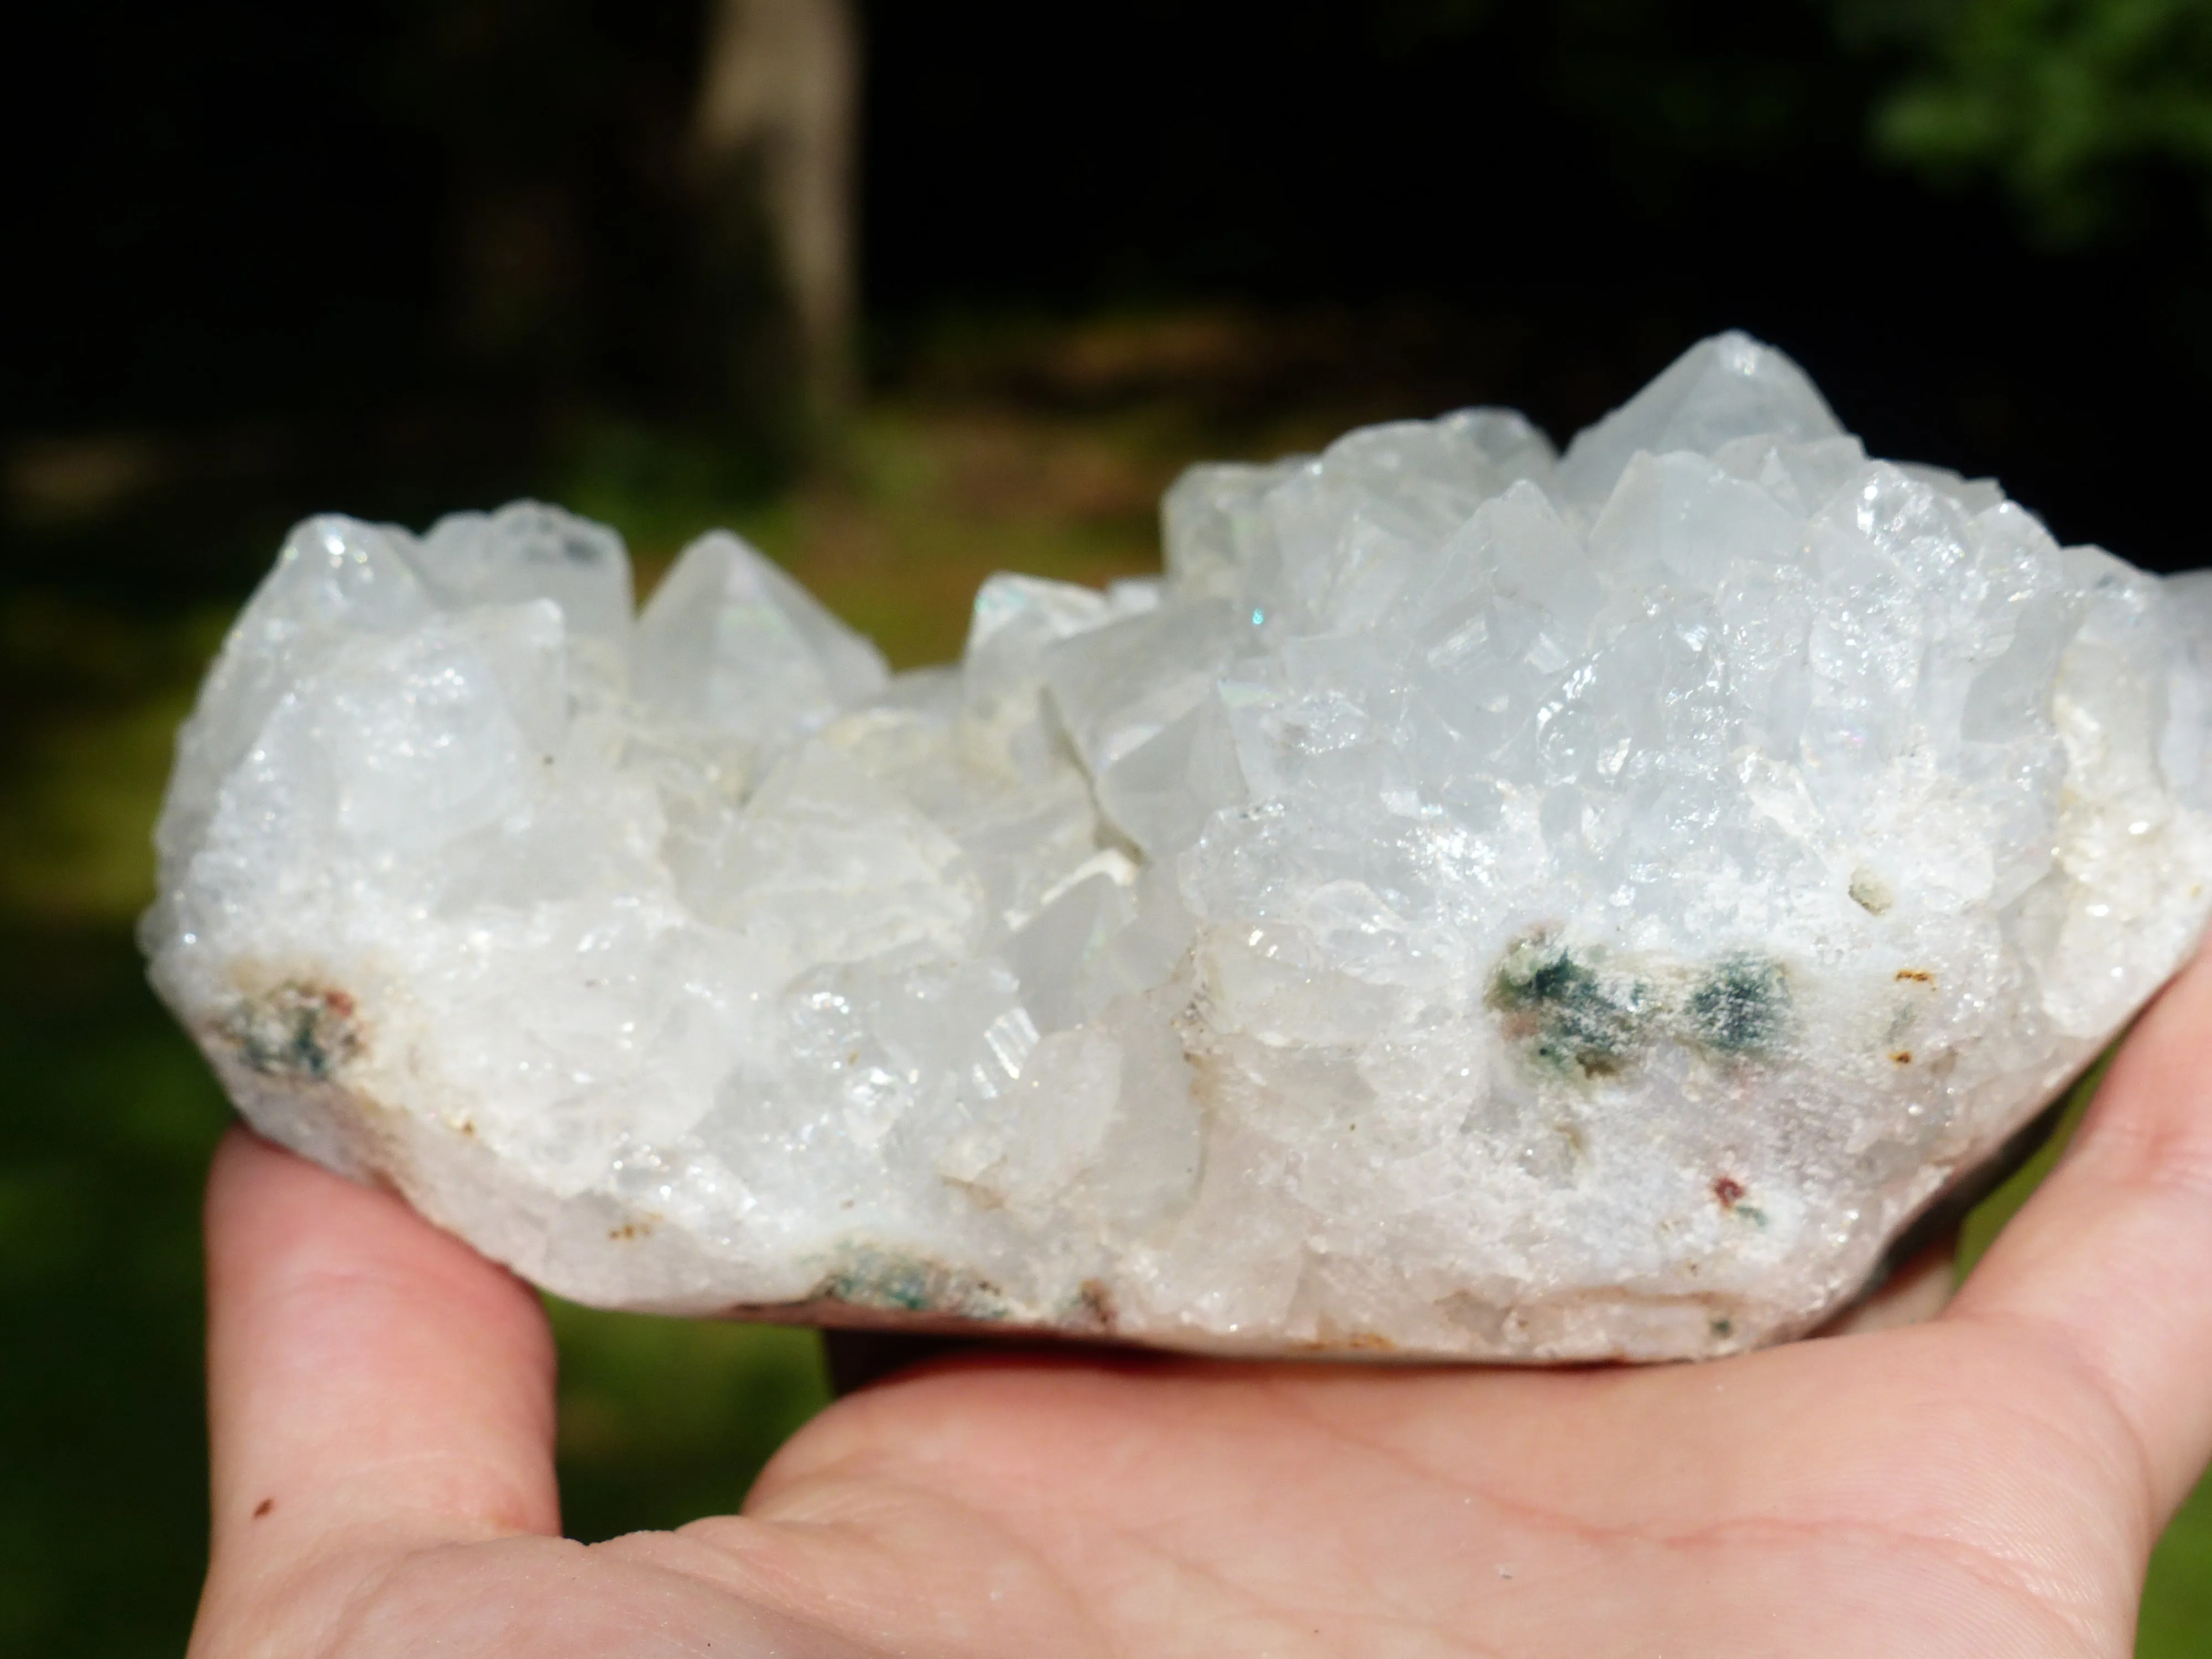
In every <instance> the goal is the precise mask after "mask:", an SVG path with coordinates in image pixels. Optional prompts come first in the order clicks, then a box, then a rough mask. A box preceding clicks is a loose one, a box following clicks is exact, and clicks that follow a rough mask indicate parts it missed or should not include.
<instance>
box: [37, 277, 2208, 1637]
mask: <svg viewBox="0 0 2212 1659" xmlns="http://www.w3.org/2000/svg"><path fill="white" fill-rule="evenodd" d="M1007 338H1008V337H1006V336H1003V335H1000V336H990V335H985V336H983V337H979V338H978V339H975V340H971V341H967V342H964V343H962V344H961V346H960V351H959V353H958V354H956V357H957V361H955V362H953V363H952V366H951V368H950V369H948V370H947V371H946V372H945V374H943V375H942V376H941V377H940V378H941V389H939V390H938V391H934V392H933V391H930V390H929V389H928V388H927V387H924V388H922V389H921V390H919V391H910V392H908V393H906V394H903V395H902V396H901V397H898V398H890V399H887V400H885V401H884V402H881V403H879V404H877V405H875V406H873V407H872V408H871V409H870V410H867V411H866V412H865V413H864V414H863V415H862V416H860V418H859V419H858V420H857V421H856V422H855V423H854V427H853V428H852V430H851V431H850V433H849V434H848V437H847V439H846V441H845V442H844V443H843V444H842V447H841V448H840V449H839V450H838V452H837V453H836V454H835V455H834V456H833V457H832V458H831V460H830V462H829V465H827V466H826V467H825V468H824V469H823V473H822V475H821V476H820V477H818V478H817V479H816V480H815V481H813V482H811V483H808V484H806V485H805V486H804V487H802V488H800V489H796V490H794V491H793V492H791V493H789V494H788V495H785V496H783V497H781V498H780V499H778V500H776V501H771V502H767V503H762V502H758V501H746V500H744V499H743V498H741V497H737V496H734V495H726V494H725V493H723V490H722V487H721V485H720V483H718V482H717V473H716V470H715V468H714V465H713V457H712V455H711V453H709V452H708V451H706V450H704V449H703V448H702V447H700V446H698V445H696V443H691V442H688V441H682V440H672V439H670V438H668V437H666V436H665V435H656V434H654V433H652V432H650V431H647V430H644V429H641V428H630V427H623V426H621V425H618V424H613V423H609V424H605V425H602V426H598V427H593V428H588V429H586V430H585V431H584V432H583V433H582V434H581V435H580V436H579V437H577V438H576V439H575V440H574V442H573V443H572V444H571V445H570V447H569V449H568V453H567V455H566V458H565V459H564V460H563V461H562V464H561V465H559V466H558V467H557V468H556V470H555V471H554V473H553V474H552V475H551V476H550V477H548V478H547V479H546V481H545V482H544V486H543V487H544V489H545V492H546V493H547V494H548V495H553V496H555V497H556V498H558V499H561V500H563V501H566V502H567V503H568V505H571V506H573V507H575V508H577V509H578V510H580V511H583V512H586V513H592V514H593V515H595V516H598V517H601V518H603V519H605V520H608V521H610V522H611V523H613V524H615V525H616V526H617V527H619V528H620V529H622V530H623V532H624V533H625V535H626V536H627V537H628V538H629V540H630V542H631V544H632V547H633V549H634V550H635V553H636V555H637V559H638V564H639V568H640V578H641V588H642V587H646V586H650V584H651V582H652V581H653V580H655V579H656V578H657V577H658V575H659V573H660V572H662V571H664V570H665V568H666V566H667V564H668V562H669V561H670V560H671V558H672V556H674V554H675V553H676V551H677V550H678V549H679V548H680V547H681V546H682V545H683V544H684V542H685V541H687V540H689V539H690V537H692V536H693V535H696V534H697V533H698V532H701V531H702V530H705V529H707V528H708V527H710V526H714V525H716V524H725V523H726V524H731V525H733V526H735V527H737V528H738V529H740V530H741V531H743V532H744V533H746V534H748V535H750V536H751V537H753V538H755V539H756V540H757V541H758V542H759V544H761V545H762V546H763V548H764V549H766V550H768V551H769V552H770V553H771V554H773V555H774V556H776V557H777V558H779V559H780V560H781V561H782V562H785V563H786V564H787V565H788V566H789V567H790V568H793V570H794V571H795V572H796V573H797V574H799V576H800V577H801V579H802V580H805V581H806V582H807V583H808V584H809V585H810V586H812V587H813V588H814V589H815V591H816V592H819V593H821V594H822V595H823V597H824V598H825V599H827V600H828V601H829V603H830V604H831V605H833V606H835V607H836V609H838V610H839V611H842V613H843V614H844V615H845V616H846V617H848V619H849V620H851V621H853V622H854V623H855V624H856V625H858V626H860V627H862V628H864V629H867V630H868V631H869V632H870V633H872V634H873V635H875V636H876V637H877V639H878V641H879V642H880V643H881V644H882V645H883V646H884V649H885V652H886V653H887V654H888V655H889V656H890V658H891V659H892V660H893V662H894V663H895V664H896V665H900V666H911V665H916V664H920V663H924V662H929V661H934V660H940V659H945V658H948V657H951V656H952V655H953V654H955V653H957V651H958V649H959V647H960V642H961V640H962V638H963V635H964V633H965V630H966V625H967V608H968V604H969V598H970V596H971V595H972V594H973V592H974V590H975V585H976V583H977V582H978V581H980V580H981V578H982V577H983V576H985V575H987V574H989V573H990V572H991V571H993V570H995V569H1001V568H1012V569H1020V570H1025V571H1030V572H1034V573H1036V574H1047V575H1054V576H1059V577H1061V578H1063V579H1066V580H1078V581H1088V582H1103V581H1105V580H1110V579H1112V578H1114V577H1117V576H1121V575H1127V574H1133V573H1137V572H1140V571H1143V570H1146V569H1148V568H1153V567H1154V565H1155V563H1156V561H1157V543H1156V537H1155V532H1154V529H1153V510H1154V503H1155V502H1156V501H1157V499H1158V493H1159V491H1160V490H1161V489H1163V488H1164V486H1165V485H1166V483H1168V482H1169V480H1170V478H1171V477H1173V476H1174V473H1175V471H1176V470H1177V469H1178V468H1179V467H1180V466H1181V465H1183V464H1184V463H1185V462H1186V461H1188V460H1189V459H1195V458H1197V457H1199V456H1201V455H1207V454H1241V455H1266V454H1273V453H1282V452H1284V451H1286V450H1291V449H1297V448H1310V447H1313V446H1315V445H1316V443H1318V442H1319V441H1322V440H1324V439H1325V438H1326V437H1328V435H1331V434H1332V433H1333V432H1334V431H1335V430H1337V429H1340V428H1341V427H1342V426H1344V425H1346V424H1349V423H1351V422H1352V421H1353V420H1356V419H1358V418H1363V417H1373V416H1377V415H1381V414H1386V413H1391V412H1403V411H1404V410H1406V409H1408V408H1425V405H1421V404H1415V403H1401V404H1398V405H1396V406H1395V409H1393V408H1392V407H1390V406H1389V405H1384V406H1382V407H1376V406H1372V405H1370V404H1348V403H1341V402H1340V403H1332V404H1328V405H1326V406H1322V405H1317V404H1312V403H1310V402H1309V403H1304V404H1301V403H1297V402H1295V401H1291V402H1281V403H1271V402H1269V400H1268V399H1267V398H1253V399H1248V400H1247V404H1243V405H1234V406H1223V407H1216V408H1212V409H1211V410H1209V408H1208V407H1207V406H1206V405H1205V404H1203V403H1202V402H1194V400H1193V399H1192V398H1189V397H1188V396H1185V395H1183V393H1182V392H1179V391H1177V390H1176V383H1175V381H1174V378H1173V377H1174V374H1176V373H1177V372H1180V371H1179V370H1178V369H1177V367H1176V366H1177V365H1178V364H1182V365H1185V366H1188V364H1189V363H1190V362H1198V363H1199V365H1200V368H1202V369H1203V368H1205V367H1206V364H1208V363H1212V364H1213V365H1214V366H1215V367H1214V368H1213V369H1210V370H1207V371H1206V372H1209V373H1214V372H1218V370H1219V362H1220V360H1221V357H1222V354H1223V353H1225V352H1229V353H1231V354H1232V355H1233V352H1234V350H1235V349H1238V348H1237V339H1238V335H1237V331H1236V330H1235V328H1233V327H1231V326H1229V325H1226V324H1224V323H1223V322H1222V321H1221V320H1220V319H1212V320H1207V319H1200V320H1199V322H1197V323H1196V324H1175V323H1172V322H1171V323H1170V324H1168V325H1161V326H1158V327H1155V328H1151V329H1149V330H1148V328H1147V327H1146V325H1142V324H1141V323H1139V322H1131V321H1129V320H1127V319H1123V320H1120V321H1109V322H1108V323H1106V324H1103V325H1097V326H1096V327H1094V328H1091V329H1090V330H1089V331H1080V330H1079V331H1061V332H1060V333H1058V334H1054V333H1051V332H1050V331H1042V332H1038V331H1032V335H1031V336H1023V335H1020V334H1019V333H1018V332H1017V334H1016V335H1015V336H1014V337H1013V338H1014V342H1015V346H1016V347H1018V349H1012V348H1010V347H1009V346H1008V345H1007V343H1006V341H1007ZM994 354H996V355H995V356H994ZM1024 354H1027V355H1024ZM1209 354H1210V355H1209ZM1009 364H1011V365H1012V366H1011V367H1009ZM979 365H980V367H979ZM1009 386H1012V388H1013V390H1012V391H1009V390H1007V389H1006V388H1007V387H1009ZM1040 387H1042V391H1040V390H1039V388H1040ZM1132 387H1133V388H1134V390H1133V391H1130V390H1128V389H1129V388H1132ZM944 388H949V389H944ZM1116 388H1121V390H1119V391H1117V390H1116ZM1125 394H1126V395H1125ZM274 551H275V549H274V547H273V545H272V546H270V548H268V549H267V550H265V552H266V553H268V554H271V555H273V553H274ZM227 615H228V607H227V606H224V605H210V606H204V607H201V608H199V609H197V610H192V611H188V612H186V613H185V614H183V615H181V616H180V617H177V618H175V619H173V620H171V621H168V622H166V623H156V622H149V621H147V620H144V619H143V618H142V619H138V620H131V619H127V618H125V617H120V616H118V615H112V614H109V613H107V612H105V611H100V610H99V609H97V608H96V607H92V606H89V605H86V604H83V603H77V604H72V605H64V604H60V603H58V602H56V601H53V600H52V599H42V598H40V597H39V596H37V595H32V594H20V593H19V594H15V595H12V596H9V595H0V647H4V650H0V989H4V993H5V994H4V995H0V1078H4V1079H6V1080H7V1081H6V1085H5V1086H6V1091H7V1092H6V1100H7V1102H8V1106H7V1125H8V1129H9V1140H8V1145H7V1151H6V1152H5V1154H4V1156H3V1157H0V1321H4V1328H5V1330H6V1331H7V1333H8V1338H7V1346H6V1347H5V1349H4V1350H0V1355H4V1357H3V1358H0V1447H4V1448H5V1451H4V1453H0V1653H9V1654H15V1653H22V1654H38V1655H40V1656H43V1659H73V1656H82V1659H137V1656H142V1655H143V1656H155V1655H168V1654H173V1653H174V1652H176V1651H177V1650H179V1647H180V1646H181V1644H182V1640H183V1636H184V1632H185V1629H186V1627H187V1626H188V1624H189V1621H190V1620H191V1609H192V1607H193V1603H194V1600H195V1598H196V1595H197V1587H198V1580H199V1574H200V1571H201V1568H202V1565H203V1563H204V1551H205V1547H206V1534H205V1527H206V1522H205V1495H204V1480H205V1472H204V1442H203V1431H202V1427H201V1383H200V1370H199V1368H200V1332H199V1321H200V1303H199V1286H198V1279H199V1245H198V1238H197V1210H198V1200H199V1182H200V1179H201V1176H202V1174H203V1172H204V1168H205V1164H206V1160H207V1156H208V1153H209V1152H210V1149H211V1147H212V1146H213V1145H214V1142H215V1139H216V1137H217V1136H218V1135H219V1134H220V1133H221V1132H222V1126H223V1125H224V1123H225V1122H227V1121H228V1108H227V1106H226V1105H225V1103H224V1102H223V1101H222V1097H221V1095H220V1093H219V1091H217V1090H216V1086H215V1085H214V1083H213V1081H212V1080H211V1079H210V1077H209V1075H208V1073H207V1071H206V1068H205V1067H204V1065H203V1064H202V1063H201V1061H200V1060H199V1057H198V1056H197V1054H196V1053H195V1052H194V1051H193V1050H192V1049H191V1046H190V1045H189V1043H187V1042H186V1041H185V1038H184V1037H183V1036H182V1035H181V1033H179V1031H178V1030H177V1029H176V1028H175V1026H174V1024H173V1022H172V1021H171V1020H170V1019H169V1018H168V1017H167V1014H166V1013H165V1012H163V1011H162V1010H161V1008H160V1007H159V1006H157V1005H156V1004H155V1001H154V1000H153V998H152V996H151V995H150V994H149V992H148V991H147V990H146V988H145V986H144V981H143V975H142V974H141V971H140V969H139V965H138V961H137V953H136V951H135V950H134V948H133V947H132V945H131V941H130V938H129V933H128V928H129V924H130V921H131V917H132V916H133V915H135V913H136V911H137V909H138V908H139V907H140V906H141V905H142V904H143V902H144V901H145V898H146V896H147V895H148V893H149V889H150V884H151V878H152V866H151V858H150V852H149V848H148V845H147V841H146V836H147V831H148V829H149V826H150V823H151V822H152V817H153V814H154V811H155V805H157V803H158V799H159V795H160V791H161V783H162V780H163V777H164V775H165V774H166V771H167V759H168V733H169V732H170V730H171V729H172V728H173V724H174V721H175V720H176V719H177V718H178V716H179V714H181V713H182V711H183V710H184V708H186V707H187V706H188V704H189V701H190V696H191V688H192V686H193V684H195V683H196V681H197V677H198V673H199V671H200V669H201V667H202V665H204V661H205V659H206V657H207V656H208V654H209V653H210V651H211V650H212V649H213V647H214V644H215V643H216V641H217V640H218V639H219V637H220V633H221V628H222V623H223V620H224V618H225V617H227ZM2055 1151H2056V1146H2055V1145H2054V1147H2053V1148H2052V1149H2051V1151H2050V1152H2046V1154H2045V1157H2044V1158H2042V1159H2040V1160H2039V1162H2038V1163H2037V1164H2032V1165H2031V1166H2030V1167H2029V1168H2028V1169H2027V1170H2024V1171H2023V1172H2022V1173H2021V1175H2020V1176H2018V1177H2016V1178H2015V1181H2014V1182H2011V1183H2010V1184H2008V1187H2007V1188H2004V1189H2002V1190H2001V1191H2000V1192H1999V1193H1998V1194H1996V1196H1995V1197H1993V1198H1992V1199H1991V1200H1990V1201H1989V1202H1988V1203H1987V1204H1986V1205H1985V1206H1983V1208H1982V1209H1980V1210H1979V1211H1978V1212H1976V1213H1975V1216H1974V1217H1973V1218H1972V1220H1971V1221H1970V1223H1969V1225H1968V1236H1967V1239H1966V1249H1967V1251H1968V1252H1969V1254H1970V1255H1971V1254H1972V1253H1976V1252H1978V1249H1981V1248H1983V1247H1984V1246H1985V1245H1986V1243H1987V1241H1988V1239H1989V1238H1990V1237H1993V1236H1994V1233H1995V1231H1996V1227H1997V1226H1998V1225H2001V1224H2002V1219H2003V1218H2005V1217H2007V1216H2008V1215H2009V1214H2010V1213H2011V1212H2012V1211H2013V1209H2015V1208H2016V1207H2017V1206H2018V1204H2019V1202H2020V1200H2021V1198H2022V1197H2023V1196H2024V1195H2025V1194H2026V1193H2027V1191H2028V1190H2030V1189H2032V1188H2033V1183H2034V1182H2035V1181H2036V1180H2037V1179H2039V1176H2040V1174H2041V1172H2042V1170H2043V1168H2044V1167H2045V1166H2047V1164H2048V1162H2049V1160H2050V1158H2051V1156H2053V1155H2055ZM550 1309H551V1312H552V1316H553V1322H554V1328H555V1331H556V1335H557V1337H558V1340H559V1342H560V1346H561V1361H562V1382H561V1408H562V1420H561V1438H560V1445H559V1458H560V1467H561V1477H562V1488H563V1494H564V1503H565V1505H566V1515H565V1520H566V1524H567V1527H568V1530H569V1531H570V1532H571V1534H573V1535H574V1536H578V1537H581V1538H586V1539H592V1538H604V1537H609V1536H612V1535H615V1534H619V1533H623V1532H628V1531H632V1530H635V1529H637V1528H644V1527H659V1526H667V1525H671V1524H676V1523H678V1522H683V1521H685V1520H688V1519H690V1518H692V1517H694V1516H697V1515H701V1514H705V1513H709V1512H713V1511H716V1510H728V1509H731V1508H732V1507H734V1506H735V1505H736V1504H738V1502H739V1501H740V1500H741V1499H742V1498H743V1495H744V1491H745V1489H746V1487H747V1486H749V1485H750V1482H751V1480H752V1479H753V1476H754V1475H755V1474H756V1473H757V1471H758V1469H759V1468H760V1467H761V1465H762V1464H763V1462H765V1461H766V1460H767V1458H768V1457H769V1455H772V1454H773V1452H774V1450H775V1448H776V1447H777V1446H778V1445H779V1444H781V1442H782V1440H783V1439H784V1438H785V1437H787V1435H788V1434H789V1433H790V1432H791V1431H792V1430H793V1429H794V1428H796V1427H797V1426H798V1425H799V1424H800V1423H802V1422H804V1421H805V1419H806V1418H807V1417H808V1416H809V1415H810V1414H811V1413H812V1412H813V1411H815V1410H816V1409H817V1408H818V1407H819V1406H820V1405H821V1403H822V1402H823V1400H824V1399H825V1398H826V1387H825V1384H824V1380H823V1366H822V1358H821V1346H820V1343H819V1340H818V1339H817V1338H816V1337H815V1336H814V1335H813V1334H811V1333H809V1332H804V1331H793V1330H784V1329H776V1328H767V1327H758V1326H741V1325H730V1324H720V1325H718V1324H713V1323H703V1322H680V1321H671V1320H661V1319H654V1318H651V1317H648V1316H638V1315H623V1314H609V1313H600V1312H595V1311H592V1310H586V1309H582V1308H578V1307H574V1306H573V1305H570V1304H563V1303H559V1302H550ZM2209 1650H2212V1485H2208V1486H2207V1487H2205V1488H2202V1489H2200V1490H2199V1492H2197V1495H2196V1497H2195V1498H2192V1499H2191V1503H2190V1504H2189V1506H2188V1507H2187V1508H2186V1509H2185V1510H2184V1511H2183V1513H2182V1515H2181V1516H2179V1518H2178V1519H2177V1520H2176V1521H2175V1522H2174V1524H2173V1526H2172V1528H2170V1529H2169V1530H2168V1532H2167V1533H2166V1536H2165V1538H2164V1540H2163V1541H2162V1542H2161V1543H2160V1547H2159V1550H2158V1553H2157V1556H2156V1557H2155V1559H2154V1563H2153V1567H2152V1577H2151V1585H2150V1589H2149V1593H2148V1595H2147V1597H2146V1600H2145V1603H2144V1608H2143V1624H2142V1641H2141V1644H2140V1646H2139V1648H2138V1652H2139V1654H2140V1655H2141V1656H2142V1659H2184V1656H2194V1655H2199V1654H2203V1653H2204V1652H2206V1651H2209Z"/></svg>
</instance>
